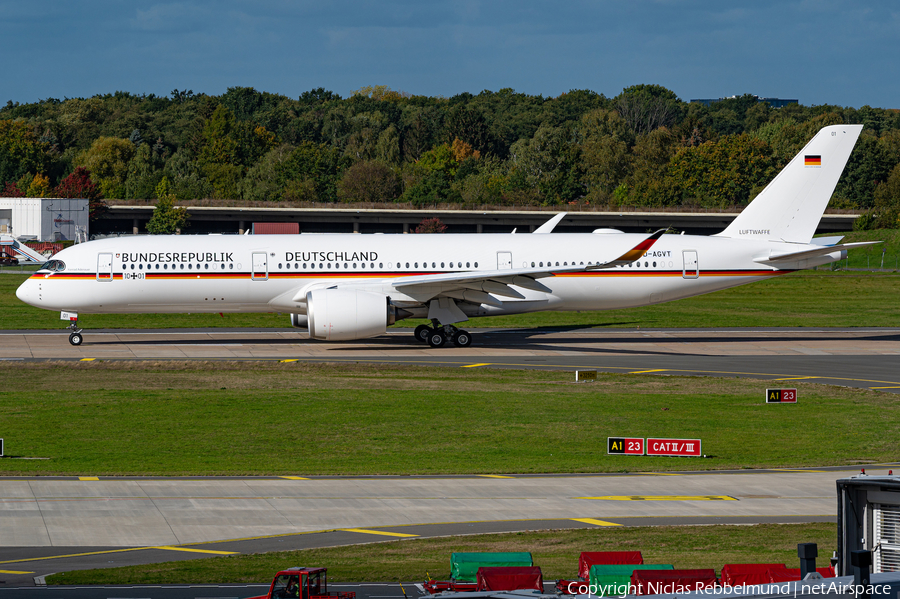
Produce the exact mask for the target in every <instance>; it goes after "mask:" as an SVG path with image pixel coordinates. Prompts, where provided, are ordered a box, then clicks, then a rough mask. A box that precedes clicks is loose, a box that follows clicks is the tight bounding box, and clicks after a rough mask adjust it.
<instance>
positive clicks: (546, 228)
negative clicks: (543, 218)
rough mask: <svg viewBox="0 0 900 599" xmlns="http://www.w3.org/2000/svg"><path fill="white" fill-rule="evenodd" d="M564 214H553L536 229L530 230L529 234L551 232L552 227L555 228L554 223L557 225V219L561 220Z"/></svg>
mask: <svg viewBox="0 0 900 599" xmlns="http://www.w3.org/2000/svg"><path fill="white" fill-rule="evenodd" d="M565 216H566V213H565V212H560V213H559V214H557V215H556V216H554V217H553V218H551V219H550V220H548V221H547V222H545V223H544V224H543V225H541V226H540V227H538V228H537V229H535V230H534V231H532V233H531V234H532V235H546V234H547V233H551V232H553V229H555V228H556V225H558V224H559V221H561V220H562V219H563V218H564V217H565Z"/></svg>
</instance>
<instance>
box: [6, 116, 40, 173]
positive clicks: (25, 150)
mask: <svg viewBox="0 0 900 599" xmlns="http://www.w3.org/2000/svg"><path fill="white" fill-rule="evenodd" d="M46 150H47V145H46V144H43V143H41V142H40V141H38V139H37V137H36V136H35V134H34V132H33V131H32V130H31V128H30V127H29V126H28V125H27V124H26V123H24V122H22V121H11V120H0V183H7V182H12V181H18V180H19V179H20V178H21V177H22V175H24V174H26V173H32V174H34V173H46V172H47V170H48V167H49V165H50V164H49V163H50V160H49V156H48V155H47V153H46Z"/></svg>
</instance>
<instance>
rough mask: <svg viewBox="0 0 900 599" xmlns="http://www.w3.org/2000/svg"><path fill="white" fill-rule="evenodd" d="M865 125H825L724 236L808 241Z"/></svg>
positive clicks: (722, 233) (740, 215)
mask: <svg viewBox="0 0 900 599" xmlns="http://www.w3.org/2000/svg"><path fill="white" fill-rule="evenodd" d="M862 129H863V126H862V125H832V126H830V127H825V128H823V129H821V130H820V131H819V132H818V133H817V134H816V136H815V137H813V138H812V140H811V141H810V142H809V143H808V144H806V146H805V147H804V148H803V149H802V150H800V153H799V154H797V155H796V156H794V159H793V160H791V161H790V162H789V163H788V165H787V166H786V167H784V169H783V170H782V171H781V172H780V173H778V176H776V177H775V178H774V179H773V180H772V182H771V183H769V184H768V185H767V186H766V188H765V189H763V190H762V192H761V193H760V194H759V195H758V196H756V198H754V199H753V201H752V202H750V205H749V206H747V207H746V208H745V209H744V211H743V212H741V213H740V214H739V215H738V217H737V218H736V219H734V221H732V223H731V224H730V225H728V227H727V228H726V229H725V230H724V231H722V232H721V233H719V235H720V236H722V237H734V238H743V239H775V240H782V241H789V242H796V243H809V240H810V239H812V236H813V234H814V233H815V232H816V227H818V226H819V221H820V220H821V219H822V214H824V213H825V207H826V206H828V200H830V199H831V194H832V193H834V188H835V186H836V185H837V182H838V179H840V177H841V173H842V172H844V166H846V164H847V160H848V159H849V158H850V152H852V151H853V146H854V145H855V144H856V140H857V138H858V137H859V134H860V132H861V131H862Z"/></svg>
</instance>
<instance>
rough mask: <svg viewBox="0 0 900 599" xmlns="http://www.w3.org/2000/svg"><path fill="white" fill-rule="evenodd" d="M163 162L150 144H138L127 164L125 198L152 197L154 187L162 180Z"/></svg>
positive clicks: (140, 198)
mask: <svg viewBox="0 0 900 599" xmlns="http://www.w3.org/2000/svg"><path fill="white" fill-rule="evenodd" d="M164 165H165V163H164V162H163V160H162V159H161V158H160V157H159V156H158V155H157V154H155V153H154V152H153V149H152V147H151V146H150V144H140V146H138V149H137V152H136V153H135V155H134V157H133V158H132V159H131V160H130V161H129V162H128V178H127V179H126V180H125V197H127V198H128V199H139V200H146V199H150V198H153V197H154V194H155V193H156V185H157V184H158V183H159V181H160V179H162V176H163V175H162V168H163V166H164Z"/></svg>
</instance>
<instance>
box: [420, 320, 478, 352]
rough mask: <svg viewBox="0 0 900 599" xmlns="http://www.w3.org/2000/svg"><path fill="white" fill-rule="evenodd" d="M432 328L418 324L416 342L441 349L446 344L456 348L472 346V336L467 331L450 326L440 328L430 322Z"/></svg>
mask: <svg viewBox="0 0 900 599" xmlns="http://www.w3.org/2000/svg"><path fill="white" fill-rule="evenodd" d="M432 322H433V326H428V325H427V324H420V325H419V326H417V327H416V331H415V333H413V334H414V335H415V337H416V340H418V341H421V342H423V343H427V344H428V345H430V346H431V347H443V346H444V345H446V344H447V343H448V342H450V343H453V344H454V345H456V347H469V346H470V345H472V335H471V334H470V333H469V332H468V331H463V330H461V329H458V328H456V327H455V326H453V325H452V324H446V325H443V326H441V324H440V323H439V322H436V321H432Z"/></svg>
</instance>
